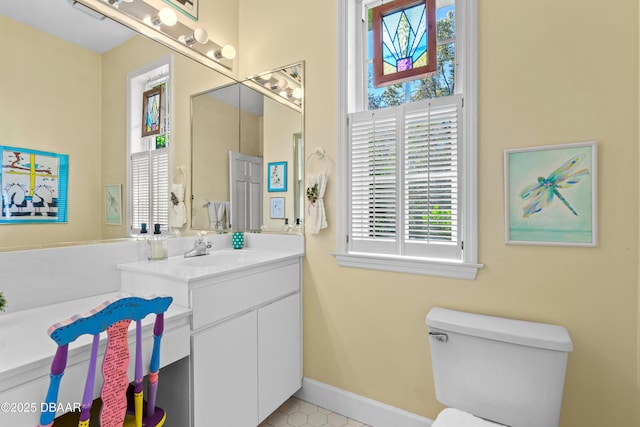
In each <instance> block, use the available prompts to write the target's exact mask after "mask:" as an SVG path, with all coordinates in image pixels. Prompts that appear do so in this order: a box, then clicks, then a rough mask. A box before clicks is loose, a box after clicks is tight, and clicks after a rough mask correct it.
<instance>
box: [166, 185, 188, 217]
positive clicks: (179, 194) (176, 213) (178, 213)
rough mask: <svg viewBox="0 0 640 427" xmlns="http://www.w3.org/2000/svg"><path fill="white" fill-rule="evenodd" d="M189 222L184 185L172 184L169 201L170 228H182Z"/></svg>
mask: <svg viewBox="0 0 640 427" xmlns="http://www.w3.org/2000/svg"><path fill="white" fill-rule="evenodd" d="M186 222H187V207H186V206H185V204H184V184H171V200H170V201H169V226H170V227H182V226H183V225H185V224H186Z"/></svg>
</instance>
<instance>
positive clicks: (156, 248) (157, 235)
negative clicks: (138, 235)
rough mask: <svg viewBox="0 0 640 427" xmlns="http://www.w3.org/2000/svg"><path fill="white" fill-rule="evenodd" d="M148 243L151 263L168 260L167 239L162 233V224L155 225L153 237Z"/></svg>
mask: <svg viewBox="0 0 640 427" xmlns="http://www.w3.org/2000/svg"><path fill="white" fill-rule="evenodd" d="M148 242H149V260H150V261H157V260H163V259H167V254H168V250H167V237H166V236H163V235H162V233H161V232H160V224H154V225H153V237H150V238H149V240H148Z"/></svg>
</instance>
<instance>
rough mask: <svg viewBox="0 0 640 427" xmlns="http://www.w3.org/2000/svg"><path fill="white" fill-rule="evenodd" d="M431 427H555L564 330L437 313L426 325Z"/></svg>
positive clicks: (565, 349) (567, 347) (566, 340)
mask: <svg viewBox="0 0 640 427" xmlns="http://www.w3.org/2000/svg"><path fill="white" fill-rule="evenodd" d="M425 321H426V324H427V327H428V329H429V343H430V347H431V360H432V368H433V377H434V383H435V390H436V398H437V399H438V401H439V402H440V403H442V404H443V405H445V406H447V407H448V408H446V409H444V410H443V411H442V412H440V414H439V415H438V417H437V418H436V420H435V421H434V423H433V424H432V426H431V427H497V426H510V427H558V424H559V421H560V407H561V404H562V391H563V388H564V377H565V371H566V366H567V357H568V354H569V352H570V351H572V350H573V344H572V342H571V337H570V336H569V333H568V332H567V330H566V329H565V328H563V327H561V326H556V325H549V324H544V323H535V322H527V321H523V320H514V319H506V318H501V317H493V316H487V315H482V314H474V313H466V312H462V311H456V310H449V309H445V308H440V307H434V308H432V309H431V310H430V311H429V313H428V314H427V317H426V320H425Z"/></svg>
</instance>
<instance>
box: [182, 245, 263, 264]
mask: <svg viewBox="0 0 640 427" xmlns="http://www.w3.org/2000/svg"><path fill="white" fill-rule="evenodd" d="M256 259H257V258H256V254H252V253H250V252H247V251H244V250H241V249H240V250H234V251H229V250H219V251H211V252H210V253H209V255H202V256H196V257H193V258H184V259H182V260H180V261H178V262H179V263H180V264H181V265H184V266H187V267H216V266H235V265H242V264H247V263H251V262H254V261H256Z"/></svg>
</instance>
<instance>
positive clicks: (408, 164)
mask: <svg viewBox="0 0 640 427" xmlns="http://www.w3.org/2000/svg"><path fill="white" fill-rule="evenodd" d="M461 100H462V98H461V96H451V97H447V98H441V99H437V100H428V101H419V102H414V103H411V104H407V105H403V106H398V107H391V108H386V109H382V110H375V111H366V112H359V113H354V114H351V115H350V117H349V136H350V138H349V143H350V154H351V156H350V164H349V167H350V171H349V172H350V176H351V183H350V188H349V191H350V202H351V203H350V223H349V235H350V239H349V244H350V251H352V252H368V253H378V254H395V255H406V256H416V257H429V258H446V259H461V241H460V237H461V236H460V233H459V224H460V214H459V210H458V206H459V147H458V141H460V123H461V119H460V112H461V102H462V101H461Z"/></svg>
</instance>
